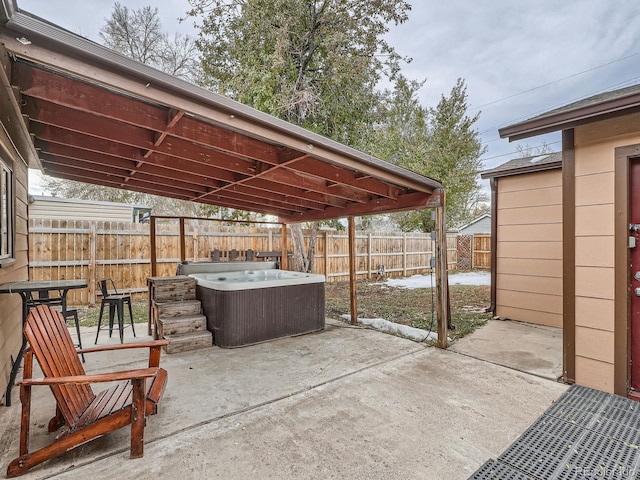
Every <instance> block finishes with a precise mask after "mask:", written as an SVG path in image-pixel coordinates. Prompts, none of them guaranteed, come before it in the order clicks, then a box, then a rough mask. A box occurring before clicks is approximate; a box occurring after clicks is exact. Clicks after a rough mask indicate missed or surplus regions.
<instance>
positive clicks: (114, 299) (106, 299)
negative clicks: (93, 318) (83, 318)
mask: <svg viewBox="0 0 640 480" xmlns="http://www.w3.org/2000/svg"><path fill="white" fill-rule="evenodd" d="M98 287H99V288H100V292H102V301H101V302H100V317H99V318H98V332H97V333H96V341H95V344H96V345H97V344H98V335H100V330H106V329H109V338H111V334H112V333H113V321H114V318H115V315H116V314H117V315H118V330H119V331H120V343H123V342H124V329H125V327H128V326H129V325H125V324H124V305H125V303H126V304H127V306H128V307H129V320H130V321H131V331H132V332H133V336H134V337H135V336H136V330H135V328H134V326H133V310H132V309H131V296H130V295H121V294H119V293H118V290H117V289H116V285H115V283H113V280H112V279H110V278H104V279H102V280H99V281H98ZM105 305H107V306H108V307H109V326H104V327H101V325H102V313H103V312H104V307H105Z"/></svg>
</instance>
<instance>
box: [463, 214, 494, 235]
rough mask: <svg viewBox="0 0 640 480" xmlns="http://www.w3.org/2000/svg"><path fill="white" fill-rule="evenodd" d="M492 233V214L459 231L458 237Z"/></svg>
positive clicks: (474, 220) (482, 216) (473, 221)
mask: <svg viewBox="0 0 640 480" xmlns="http://www.w3.org/2000/svg"><path fill="white" fill-rule="evenodd" d="M476 233H491V214H490V213H485V214H483V215H480V216H479V217H477V218H475V219H473V220H472V221H470V222H469V223H467V224H466V225H464V226H462V227H460V228H459V229H458V235H475V234H476Z"/></svg>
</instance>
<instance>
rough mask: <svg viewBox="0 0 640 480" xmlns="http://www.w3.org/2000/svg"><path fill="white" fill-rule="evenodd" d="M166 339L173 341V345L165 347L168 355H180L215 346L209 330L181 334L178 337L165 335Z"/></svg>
mask: <svg viewBox="0 0 640 480" xmlns="http://www.w3.org/2000/svg"><path fill="white" fill-rule="evenodd" d="M164 338H166V339H168V340H171V343H169V345H167V346H166V347H164V351H165V352H167V353H179V352H186V351H189V350H198V349H200V348H207V347H210V346H211V345H213V337H212V335H211V332H210V331H208V330H204V331H199V332H190V333H179V334H177V335H165V336H164Z"/></svg>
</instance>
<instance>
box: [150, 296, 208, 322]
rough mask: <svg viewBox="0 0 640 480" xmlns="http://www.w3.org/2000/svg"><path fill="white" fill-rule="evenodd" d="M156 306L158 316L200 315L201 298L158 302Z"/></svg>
mask: <svg viewBox="0 0 640 480" xmlns="http://www.w3.org/2000/svg"><path fill="white" fill-rule="evenodd" d="M154 306H155V308H156V310H157V312H158V318H159V319H160V318H167V317H181V316H183V315H200V308H201V307H200V300H182V301H179V302H157V303H155V305H154Z"/></svg>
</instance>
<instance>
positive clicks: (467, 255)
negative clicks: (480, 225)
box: [457, 235, 473, 270]
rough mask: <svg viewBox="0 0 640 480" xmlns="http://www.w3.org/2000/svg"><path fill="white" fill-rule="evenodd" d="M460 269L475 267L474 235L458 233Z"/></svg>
mask: <svg viewBox="0 0 640 480" xmlns="http://www.w3.org/2000/svg"><path fill="white" fill-rule="evenodd" d="M457 250H458V270H471V269H472V268H473V235H458V237H457Z"/></svg>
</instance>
